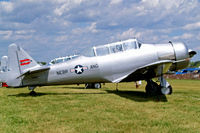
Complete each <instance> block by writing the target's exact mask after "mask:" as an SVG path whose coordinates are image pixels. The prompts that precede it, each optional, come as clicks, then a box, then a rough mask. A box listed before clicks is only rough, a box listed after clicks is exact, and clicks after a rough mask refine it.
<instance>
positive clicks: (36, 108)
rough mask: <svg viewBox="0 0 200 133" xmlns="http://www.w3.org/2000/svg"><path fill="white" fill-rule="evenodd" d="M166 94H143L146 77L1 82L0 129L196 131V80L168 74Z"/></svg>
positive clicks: (199, 103) (199, 126) (199, 96)
mask: <svg viewBox="0 0 200 133" xmlns="http://www.w3.org/2000/svg"><path fill="white" fill-rule="evenodd" d="M169 82H170V83H171V84H172V86H173V88H174V93H173V94H172V95H170V96H166V97H165V96H163V97H153V98H146V96H145V93H144V88H145V83H143V85H142V86H141V87H140V88H139V89H136V88H135V85H134V83H121V84H119V91H118V92H116V91H115V84H106V85H105V86H103V88H102V89H99V90H98V89H83V86H76V85H73V86H51V87H40V88H37V89H36V92H38V95H37V96H30V95H29V91H28V89H27V88H21V89H12V88H10V89H7V88H0V132H1V133H4V132H7V133H15V132H16V133H23V132H34V133H35V132H36V133H37V132H44V133H46V132H48V133H50V132H53V133H56V132H66V133H68V132H69V133H70V132H71V133H76V132H77V133H79V132H81V133H82V132H83V133H85V132H86V133H90V132H91V133H94V132H98V133H101V132H106V133H112V132H113V133H115V132H128V133H129V132H150V133H151V132H152V133H155V132H159V133H160V132H177V133H179V132H180V133H182V132H185V133H188V132H194V133H197V132H200V81H197V80H169Z"/></svg>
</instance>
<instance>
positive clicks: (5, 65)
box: [0, 56, 8, 87]
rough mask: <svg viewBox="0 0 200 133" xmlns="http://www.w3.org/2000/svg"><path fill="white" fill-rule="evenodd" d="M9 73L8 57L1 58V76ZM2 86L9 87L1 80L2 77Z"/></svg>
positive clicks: (0, 82)
mask: <svg viewBox="0 0 200 133" xmlns="http://www.w3.org/2000/svg"><path fill="white" fill-rule="evenodd" d="M7 71H8V56H3V57H2V58H1V65H0V75H1V74H2V73H4V72H7ZM0 86H1V87H7V84H6V83H5V82H4V80H3V79H1V76H0Z"/></svg>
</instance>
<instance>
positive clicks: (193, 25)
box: [183, 22, 200, 30]
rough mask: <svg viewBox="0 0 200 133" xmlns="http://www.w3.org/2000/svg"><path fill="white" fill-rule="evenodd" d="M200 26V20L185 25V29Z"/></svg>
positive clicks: (193, 28)
mask: <svg viewBox="0 0 200 133" xmlns="http://www.w3.org/2000/svg"><path fill="white" fill-rule="evenodd" d="M199 28H200V22H196V23H191V24H187V25H185V26H184V27H183V29H185V30H195V29H199Z"/></svg>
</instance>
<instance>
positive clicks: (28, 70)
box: [0, 39, 196, 95]
mask: <svg viewBox="0 0 200 133" xmlns="http://www.w3.org/2000/svg"><path fill="white" fill-rule="evenodd" d="M88 53H90V56H77V57H75V58H70V59H68V61H64V62H62V63H52V64H51V65H46V66H42V65H39V64H38V63H37V62H36V61H35V60H34V59H33V58H32V57H31V56H30V55H28V54H27V53H26V52H25V51H24V50H23V49H22V48H21V47H19V46H17V45H16V44H11V45H10V46H9V48H8V58H5V57H4V59H3V60H7V69H6V70H4V71H2V72H1V74H0V79H1V82H4V83H6V84H7V85H8V87H16V88H18V87H28V88H29V89H30V90H31V91H32V92H34V89H35V88H36V87H37V86H49V85H69V84H87V86H89V87H93V88H101V83H120V82H131V81H139V80H146V81H147V85H146V93H147V94H148V95H158V94H159V95H160V94H164V95H166V94H171V93H172V87H171V85H170V84H169V83H168V82H167V81H166V80H165V79H164V77H163V75H164V74H165V73H168V72H169V71H177V70H179V69H183V68H185V67H187V66H188V64H189V61H190V58H191V57H193V56H194V55H195V54H196V52H195V51H192V50H189V49H188V48H187V46H186V45H185V44H184V43H172V42H169V43H166V44H144V43H140V42H138V41H137V40H136V39H129V40H125V41H119V42H115V43H110V44H105V45H101V46H95V47H93V48H92V49H91V51H90V52H88ZM4 62H6V61H4ZM4 64H5V63H4ZM4 66H6V65H4ZM155 77H157V78H158V81H159V84H158V83H156V82H154V81H153V80H152V78H155Z"/></svg>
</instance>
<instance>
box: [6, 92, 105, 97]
mask: <svg viewBox="0 0 200 133" xmlns="http://www.w3.org/2000/svg"><path fill="white" fill-rule="evenodd" d="M82 94H83V95H89V94H93V95H94V94H107V93H104V92H101V93H44V92H36V93H35V94H31V93H19V94H15V95H8V96H14V97H39V96H46V95H52V96H59V95H60V96H61V95H82Z"/></svg>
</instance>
